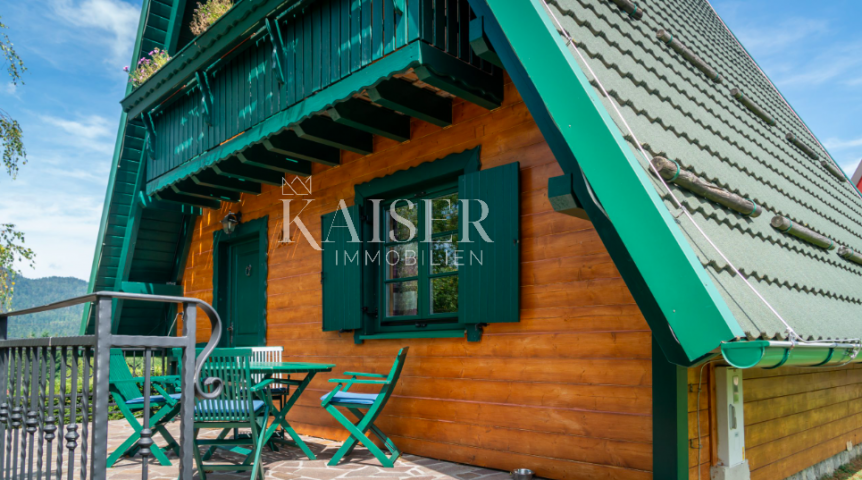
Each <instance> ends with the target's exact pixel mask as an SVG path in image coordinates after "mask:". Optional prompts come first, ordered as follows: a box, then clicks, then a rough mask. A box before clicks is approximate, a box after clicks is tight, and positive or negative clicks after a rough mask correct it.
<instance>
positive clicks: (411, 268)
mask: <svg viewBox="0 0 862 480" xmlns="http://www.w3.org/2000/svg"><path fill="white" fill-rule="evenodd" d="M383 260H384V261H385V262H386V271H387V274H386V278H387V279H396V278H406V277H415V276H417V275H419V243H417V242H413V243H402V244H398V245H392V246H391V247H386V258H384V259H383Z"/></svg>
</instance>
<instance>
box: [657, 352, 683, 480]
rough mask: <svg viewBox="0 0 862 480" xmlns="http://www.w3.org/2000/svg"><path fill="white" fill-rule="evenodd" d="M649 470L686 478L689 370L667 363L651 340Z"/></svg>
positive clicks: (674, 479)
mask: <svg viewBox="0 0 862 480" xmlns="http://www.w3.org/2000/svg"><path fill="white" fill-rule="evenodd" d="M652 432H653V433H652V447H653V456H652V459H653V460H652V465H653V467H652V473H653V477H655V478H660V479H662V480H688V478H689V476H688V450H689V445H688V369H686V368H685V367H681V366H679V365H676V364H673V363H670V362H669V361H667V359H666V358H665V356H664V354H663V353H662V349H661V346H659V344H658V342H657V341H655V340H653V341H652Z"/></svg>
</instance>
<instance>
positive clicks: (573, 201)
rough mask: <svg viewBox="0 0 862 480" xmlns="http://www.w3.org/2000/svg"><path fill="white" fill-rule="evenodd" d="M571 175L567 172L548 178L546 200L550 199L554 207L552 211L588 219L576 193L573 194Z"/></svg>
mask: <svg viewBox="0 0 862 480" xmlns="http://www.w3.org/2000/svg"><path fill="white" fill-rule="evenodd" d="M572 175H573V174H571V173H567V174H564V175H560V176H559V177H551V178H549V179H548V200H550V202H551V206H552V207H554V211H556V212H559V213H563V214H566V215H569V216H572V217H578V218H582V219H584V220H589V219H590V217H589V216H588V215H587V211H586V210H584V207H583V205H581V203H580V202H579V201H578V197H577V195H575V188H574V186H573V185H574V182H573V177H572Z"/></svg>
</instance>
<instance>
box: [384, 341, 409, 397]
mask: <svg viewBox="0 0 862 480" xmlns="http://www.w3.org/2000/svg"><path fill="white" fill-rule="evenodd" d="M409 349H410V347H404V348H402V349H401V350H399V351H398V356H396V357H395V363H393V364H392V368H391V369H390V370H389V375H388V376H387V377H386V380H388V382H389V383H388V384H387V385H384V386H383V389H382V390H381V391H380V395H383V402H382V403H383V404H385V403H386V400H388V399H389V395H391V394H392V391H393V390H395V384H396V383H398V378H399V377H401V369H403V368H404V361H405V360H406V359H407V350H409Z"/></svg>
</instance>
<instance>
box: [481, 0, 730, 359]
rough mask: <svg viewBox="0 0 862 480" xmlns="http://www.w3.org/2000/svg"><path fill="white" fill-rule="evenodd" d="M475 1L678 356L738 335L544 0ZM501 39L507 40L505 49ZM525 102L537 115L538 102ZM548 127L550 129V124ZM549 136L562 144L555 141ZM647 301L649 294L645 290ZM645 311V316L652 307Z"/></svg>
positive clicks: (702, 351)
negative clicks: (586, 186)
mask: <svg viewBox="0 0 862 480" xmlns="http://www.w3.org/2000/svg"><path fill="white" fill-rule="evenodd" d="M483 4H484V5H483ZM471 6H472V7H473V9H474V10H475V11H476V12H477V14H479V15H485V14H486V12H487V15H493V16H494V18H495V20H496V21H497V22H498V25H499V27H500V28H501V29H502V31H503V32H505V33H504V35H503V36H502V37H503V38H505V41H502V42H497V41H495V42H494V46H495V48H496V50H497V51H498V54H500V51H501V49H502V48H505V47H506V45H508V46H510V47H511V49H512V52H513V53H514V56H515V57H516V58H517V61H518V63H519V64H521V65H523V68H524V71H525V72H526V73H528V76H529V81H530V83H531V84H532V86H533V88H534V89H535V91H536V92H537V93H538V97H539V100H540V101H541V108H544V109H547V113H548V116H549V117H550V118H549V120H551V122H552V123H551V125H553V127H551V126H550V125H548V124H545V125H544V127H545V128H543V129H542V132H543V134H544V135H545V137H546V139H550V141H549V143H550V144H551V148H552V149H553V150H554V153H555V156H556V157H557V160H558V162H559V163H560V165H561V167H562V168H563V172H564V173H575V172H578V171H579V170H580V169H583V172H584V173H585V175H586V178H588V179H589V182H590V185H591V186H592V188H593V189H594V190H595V193H596V196H597V197H598V198H599V199H600V200H601V202H602V207H603V210H604V211H606V212H607V214H608V216H609V219H610V221H611V223H612V225H613V228H614V229H615V230H616V232H617V233H618V235H619V238H620V239H621V240H622V245H619V246H617V245H613V244H611V245H608V244H607V243H606V246H608V249H609V250H611V249H612V248H615V247H616V248H619V247H623V248H625V249H626V251H627V253H628V255H629V256H631V258H632V260H633V261H634V264H635V265H636V268H637V270H638V272H639V273H640V276H642V278H643V280H644V282H645V284H646V285H647V286H648V289H649V291H650V293H651V294H652V297H653V301H654V302H655V303H656V304H657V306H658V307H659V309H660V310H661V312H662V314H663V315H662V316H663V317H664V319H666V320H667V325H668V326H669V327H670V329H671V332H670V333H671V334H672V335H671V337H672V338H675V339H676V341H677V342H678V344H679V345H680V346H681V350H682V352H683V353H684V355H685V356H684V357H683V358H679V357H677V356H676V355H674V359H675V360H676V361H677V362H680V363H683V364H692V363H694V362H696V361H697V360H698V359H700V358H701V357H703V356H705V355H710V354H711V353H712V351H713V350H714V349H715V348H716V347H718V345H719V344H720V342H721V341H724V340H730V339H733V338H737V337H740V336H742V335H743V331H742V329H741V328H740V326H739V324H738V323H737V322H736V321H735V319H734V316H733V314H732V313H731V312H730V309H729V308H728V307H727V304H726V303H725V301H724V299H723V298H722V297H721V295H720V293H719V292H718V290H717V289H716V287H715V285H714V284H713V282H712V280H711V279H710V278H709V277H708V276H707V274H706V272H705V271H704V268H703V266H702V265H701V264H700V262H699V260H698V257H697V255H696V254H695V253H694V251H693V249H692V247H691V245H690V244H689V242H688V240H687V239H686V238H685V236H684V235H683V233H682V231H681V230H680V228H679V226H678V225H677V223H676V219H674V218H673V216H671V214H670V212H669V211H668V210H667V208H666V207H665V206H664V204H663V201H662V199H661V198H660V197H659V195H658V193H657V192H656V190H655V188H654V187H653V186H652V182H651V181H650V179H649V178H648V177H647V173H646V172H645V171H644V170H643V169H642V168H641V167H640V165H639V163H638V161H637V159H636V158H635V157H634V154H633V152H632V150H631V149H630V148H629V146H628V145H627V143H626V140H625V139H624V138H623V135H622V133H621V132H620V130H619V128H618V127H617V125H616V123H615V122H614V121H613V119H612V118H611V116H610V114H609V112H608V111H607V110H606V109H605V107H604V105H603V104H602V102H601V100H600V99H599V98H598V96H597V94H596V92H595V89H594V88H593V86H592V85H591V84H590V83H589V80H588V79H587V78H586V76H585V74H584V73H583V71H582V70H581V67H580V66H579V65H578V64H577V63H576V61H575V59H574V57H573V56H572V55H571V53H570V52H569V50H568V48H567V47H566V45H565V43H564V42H563V40H562V38H561V37H560V35H559V34H558V33H557V29H556V28H555V26H554V25H553V24H552V23H551V19H550V17H549V16H548V14H547V12H546V11H545V9H544V6H543V5H542V3H541V2H540V1H539V0H530V1H525V2H505V1H499V0H487V2H482V1H481V0H473V1H471ZM487 15H486V16H487ZM486 31H487V25H486ZM493 40H494V39H493V37H492V41H493ZM501 40H502V38H501ZM500 43H503V44H504V45H503V47H502V48H501V46H500ZM503 61H504V65H505V66H506V67H507V68H506V69H507V71H510V75H511V70H512V67H510V65H509V62H507V61H506V59H505V58H503ZM515 68H517V67H515ZM513 78H514V77H513ZM516 86H519V90H520V91H522V95H523V91H524V90H525V89H522V88H520V85H518V81H517V80H516ZM530 110H531V112H533V113H534V115H537V109H536V106H535V105H534V106H533V108H531V109H530ZM541 127H542V125H540V128H541ZM574 127H577V128H574ZM549 129H554V130H556V132H548V130H549ZM555 137H556V138H555ZM555 139H560V140H562V143H561V144H556V145H555V144H553V143H551V142H552V141H553V140H555ZM558 152H560V153H562V154H558ZM575 159H577V160H575ZM575 177H577V175H575ZM584 193H586V192H584ZM578 197H579V199H580V200H581V202H582V203H584V204H586V201H587V199H586V198H584V197H585V195H581V194H580V192H579V195H578ZM590 202H592V200H590ZM596 215H602V213H601V212H595V214H591V215H590V218H593V219H595V218H596ZM646 232H648V234H645V233H646ZM603 238H604V237H603ZM656 252H662V255H656ZM612 255H613V252H612ZM616 263H617V265H620V263H619V262H616ZM623 268H625V267H623ZM626 280H627V282H628V278H626ZM630 288H631V287H630ZM632 290H633V293H636V292H634V289H632ZM645 303H647V304H648V303H651V302H650V301H649V300H648V299H647V302H645ZM639 305H640V302H639ZM641 308H642V309H643V306H642V307H641ZM647 320H648V321H649V320H650V316H649V315H647ZM651 326H652V327H653V331H654V332H661V331H662V330H664V331H665V332H666V329H667V326H665V327H664V328H661V327H660V325H659V324H658V322H652V323H651ZM662 337H663V338H660V339H659V340H660V341H661V340H662V339H663V340H664V341H662V342H661V343H662V349H663V350H664V351H665V353H666V354H668V351H669V350H670V351H673V350H676V347H675V346H674V345H673V343H672V341H669V339H668V338H667V335H666V334H665V335H662Z"/></svg>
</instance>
